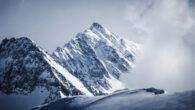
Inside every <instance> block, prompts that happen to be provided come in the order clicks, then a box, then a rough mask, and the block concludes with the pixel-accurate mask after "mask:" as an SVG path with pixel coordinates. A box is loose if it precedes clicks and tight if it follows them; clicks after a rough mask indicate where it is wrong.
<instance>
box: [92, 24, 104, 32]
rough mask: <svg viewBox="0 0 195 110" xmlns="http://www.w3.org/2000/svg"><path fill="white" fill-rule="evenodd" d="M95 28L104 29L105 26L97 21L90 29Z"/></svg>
mask: <svg viewBox="0 0 195 110" xmlns="http://www.w3.org/2000/svg"><path fill="white" fill-rule="evenodd" d="M93 28H96V29H98V30H100V29H104V27H103V26H102V25H100V24H99V23H97V22H94V23H92V25H91V27H90V29H93Z"/></svg>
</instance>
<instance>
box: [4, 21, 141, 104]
mask: <svg viewBox="0 0 195 110" xmlns="http://www.w3.org/2000/svg"><path fill="white" fill-rule="evenodd" d="M138 50H139V45H138V44H136V43H134V42H132V41H128V40H124V39H123V38H121V37H119V36H118V37H116V35H114V34H113V33H111V32H110V31H109V30H108V29H107V28H105V27H103V26H101V25H100V24H98V23H93V24H92V26H91V27H90V28H89V29H87V30H85V31H84V32H81V33H79V34H77V35H76V36H75V37H74V38H73V39H72V40H71V41H69V42H68V43H66V44H65V45H64V46H63V47H57V48H56V50H55V51H54V52H53V54H52V55H49V54H47V53H46V52H45V51H44V50H43V49H41V48H40V47H39V46H37V45H36V43H35V42H33V41H32V40H31V39H29V38H27V37H21V38H11V39H4V40H3V41H2V42H1V44H0V93H4V94H7V95H9V94H22V95H30V94H31V93H32V92H34V91H36V90H37V89H38V90H39V89H41V90H42V89H43V90H44V91H45V92H46V93H48V96H47V97H45V98H44V99H43V100H44V102H45V103H48V102H51V101H54V100H56V99H59V98H62V97H64V96H74V95H88V96H92V95H102V94H109V93H111V92H113V91H116V90H118V89H124V88H125V87H124V85H123V83H122V82H121V81H120V77H121V75H123V74H124V73H127V72H131V69H132V68H133V66H134V61H135V58H136V53H137V51H138Z"/></svg>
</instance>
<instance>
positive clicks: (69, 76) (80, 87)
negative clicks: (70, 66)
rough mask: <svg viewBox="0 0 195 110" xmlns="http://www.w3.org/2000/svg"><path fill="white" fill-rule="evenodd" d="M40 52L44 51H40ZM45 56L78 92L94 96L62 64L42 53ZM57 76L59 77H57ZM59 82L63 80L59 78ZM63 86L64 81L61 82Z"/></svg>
mask: <svg viewBox="0 0 195 110" xmlns="http://www.w3.org/2000/svg"><path fill="white" fill-rule="evenodd" d="M40 51H42V50H41V49H40ZM42 52H43V53H44V54H45V59H46V60H47V61H48V63H49V64H50V65H51V66H52V67H54V68H55V69H56V70H57V71H58V72H60V73H61V74H62V75H63V76H64V77H65V78H66V79H67V80H68V81H70V82H71V83H72V84H73V85H74V86H75V87H76V88H77V89H78V90H80V91H82V92H83V93H85V94H86V95H88V96H93V94H91V93H90V92H89V91H88V90H87V89H86V88H85V86H84V85H83V84H82V83H81V82H80V80H79V79H77V78H76V77H75V76H73V75H72V74H70V73H69V72H68V71H67V70H66V69H65V68H63V67H62V66H61V65H60V64H58V63H56V62H55V61H54V59H53V58H51V57H50V56H49V55H47V54H46V53H45V52H44V51H42ZM56 76H57V75H56ZM57 78H58V80H60V81H61V79H60V78H59V77H58V76H57ZM61 82H62V84H63V81H61Z"/></svg>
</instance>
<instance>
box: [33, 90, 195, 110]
mask: <svg viewBox="0 0 195 110" xmlns="http://www.w3.org/2000/svg"><path fill="white" fill-rule="evenodd" d="M157 91H158V90H157ZM153 92H154V91H150V90H149V91H147V89H140V90H133V91H129V90H121V91H118V92H115V93H112V94H110V95H105V96H94V97H87V96H77V97H69V98H64V99H61V100H58V101H56V102H52V103H50V104H48V105H43V106H39V107H36V108H33V109H32V110H194V109H195V103H194V102H195V91H186V92H181V93H174V94H158V95H155V94H154V93H153Z"/></svg>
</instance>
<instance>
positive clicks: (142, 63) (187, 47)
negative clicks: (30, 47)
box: [0, 0, 195, 92]
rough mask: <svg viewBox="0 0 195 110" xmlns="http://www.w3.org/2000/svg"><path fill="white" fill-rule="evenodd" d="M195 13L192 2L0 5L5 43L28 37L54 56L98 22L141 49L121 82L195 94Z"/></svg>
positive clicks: (92, 0)
mask: <svg viewBox="0 0 195 110" xmlns="http://www.w3.org/2000/svg"><path fill="white" fill-rule="evenodd" d="M194 7H195V3H194V1H193V0H158V1H157V0H136V1H135V0H123V1H118V0H112V1H103V0H98V1H96V0H86V1H78V0H73V1H67V0H58V1H53V0H1V1H0V16H1V17H0V41H1V40H2V39H4V38H6V37H7V38H10V37H23V36H26V37H29V38H31V39H32V40H34V41H35V42H36V43H37V44H38V45H39V46H40V47H42V48H43V49H44V50H47V51H48V52H49V53H52V52H53V51H54V50H55V49H56V47H57V46H62V45H64V44H65V43H66V42H68V41H69V40H71V39H72V38H73V37H74V36H75V35H76V34H77V33H78V32H82V31H83V30H85V29H87V28H89V27H90V25H91V24H92V23H93V22H99V23H100V24H102V25H103V26H105V27H107V28H108V29H109V30H110V31H111V32H113V33H115V34H116V35H119V36H121V37H125V38H127V39H129V40H132V41H135V42H138V43H140V44H141V45H142V51H141V53H140V54H139V55H138V57H137V60H136V67H135V68H134V69H133V70H132V71H131V72H130V73H129V74H125V77H122V78H121V80H122V81H123V82H124V83H125V85H126V86H127V87H128V88H130V89H133V88H143V87H144V88H146V87H156V88H162V89H165V90H166V91H168V92H176V91H183V90H189V89H195V86H194V84H195V80H194V77H195V73H194V71H195V67H194V65H195V58H194V56H195V14H194V12H195V8H194ZM127 76H128V77H127Z"/></svg>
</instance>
